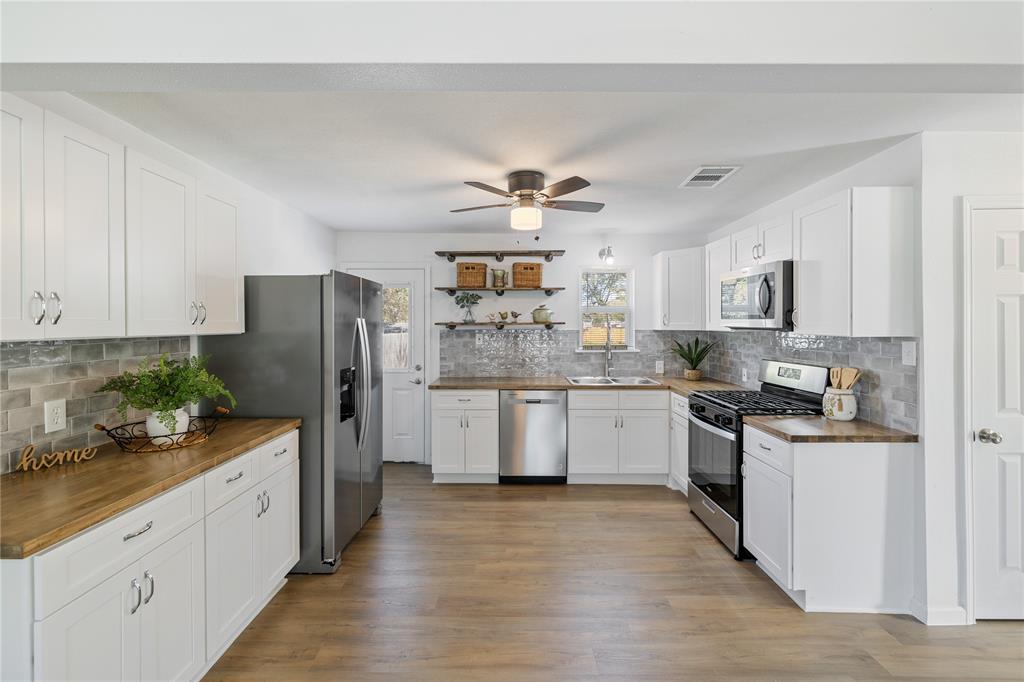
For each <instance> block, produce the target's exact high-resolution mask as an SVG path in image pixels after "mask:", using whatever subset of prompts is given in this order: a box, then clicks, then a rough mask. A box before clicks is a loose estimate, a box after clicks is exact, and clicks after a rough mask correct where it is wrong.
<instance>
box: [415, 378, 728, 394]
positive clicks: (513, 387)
mask: <svg viewBox="0 0 1024 682" xmlns="http://www.w3.org/2000/svg"><path fill="white" fill-rule="evenodd" d="M651 379H654V380H655V381H659V382H661V383H660V384H658V385H657V386H629V385H612V386H575V385H573V384H570V383H569V381H568V380H567V379H566V378H565V377H442V378H440V379H437V380H436V381H434V382H433V383H431V384H430V385H429V386H427V388H429V389H430V390H463V391H466V390H487V391H501V390H509V391H530V390H538V391H543V390H563V389H571V390H574V391H575V390H582V391H586V390H603V391H675V392H676V393H678V394H680V395H682V396H688V395H690V394H691V393H693V392H694V391H720V390H730V389H739V388H740V386H736V385H734V384H727V383H725V382H723V381H716V380H714V379H703V380H701V381H687V380H686V379H682V378H680V377H660V376H653V377H651Z"/></svg>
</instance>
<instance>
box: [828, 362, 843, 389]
mask: <svg viewBox="0 0 1024 682" xmlns="http://www.w3.org/2000/svg"><path fill="white" fill-rule="evenodd" d="M842 373H843V368H842V367H832V368H831V369H829V370H828V380H829V383H830V384H831V385H833V386H835V387H836V388H840V386H839V381H840V379H841V378H842Z"/></svg>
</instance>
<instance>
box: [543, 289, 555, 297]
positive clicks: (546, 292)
mask: <svg viewBox="0 0 1024 682" xmlns="http://www.w3.org/2000/svg"><path fill="white" fill-rule="evenodd" d="M554 293H555V290H554V289H545V290H544V295H545V296H552V295H554Z"/></svg>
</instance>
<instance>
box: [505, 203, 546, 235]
mask: <svg viewBox="0 0 1024 682" xmlns="http://www.w3.org/2000/svg"><path fill="white" fill-rule="evenodd" d="M541 224H542V220H541V213H540V208H538V207H536V206H517V207H515V208H513V209H512V229H513V230H522V231H524V232H525V231H529V230H539V229H540V228H541Z"/></svg>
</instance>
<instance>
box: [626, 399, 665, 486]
mask: <svg viewBox="0 0 1024 682" xmlns="http://www.w3.org/2000/svg"><path fill="white" fill-rule="evenodd" d="M668 414H669V413H668V411H667V410H630V411H624V412H622V414H621V416H620V417H619V425H620V426H619V473H620V474H667V473H668V466H669V465H668V456H669V452H668V450H669V447H668V446H669V443H668V441H669V438H668V422H669V419H668Z"/></svg>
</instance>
